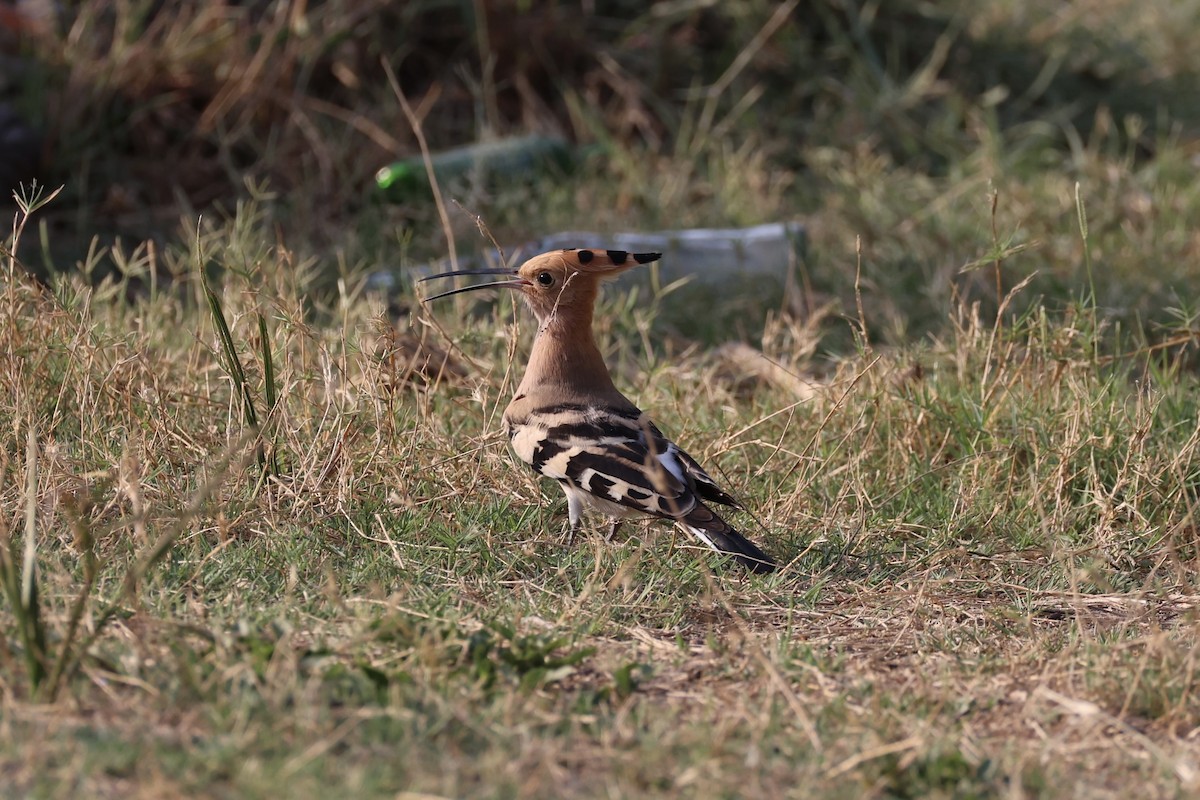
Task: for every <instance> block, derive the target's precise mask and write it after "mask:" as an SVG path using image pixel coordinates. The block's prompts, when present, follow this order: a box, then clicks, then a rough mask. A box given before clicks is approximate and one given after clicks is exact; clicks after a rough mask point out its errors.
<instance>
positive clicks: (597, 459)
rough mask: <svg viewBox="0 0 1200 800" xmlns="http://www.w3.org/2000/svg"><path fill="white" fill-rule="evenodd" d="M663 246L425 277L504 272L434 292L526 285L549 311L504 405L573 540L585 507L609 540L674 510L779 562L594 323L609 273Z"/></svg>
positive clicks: (716, 537) (700, 531)
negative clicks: (615, 361) (632, 386)
mask: <svg viewBox="0 0 1200 800" xmlns="http://www.w3.org/2000/svg"><path fill="white" fill-rule="evenodd" d="M660 258H662V254H661V253H630V252H627V251H624V250H600V249H580V248H567V249H563V250H553V251H550V252H547V253H542V254H540V255H537V256H534V257H533V258H531V259H529V260H528V261H526V262H524V263H523V264H521V266H519V267H517V268H516V269H508V268H495V269H492V268H487V269H460V270H451V271H449V272H443V273H439V274H437V275H429V276H426V277H424V278H422V279H421V281H426V280H433V279H437V278H451V277H458V276H467V275H470V276H475V275H491V276H504V277H505V278H506V279H505V280H499V281H493V282H490V283H479V284H472V285H469V286H464V287H460V288H457V289H451V290H449V291H444V292H441V293H439V294H435V295H432V296H429V297H426V298H425V302H430V301H433V300H437V299H439V298H442V297H449V296H451V295H455V294H460V293H462V292H470V291H477V290H481V289H490V288H502V289H512V290H515V291H516V292H518V293H519V294H520V295H521V296H522V297H523V298H524V300H525V301H526V304H527V305H528V306H529V307H530V309H531V310H532V311H533V314H534V316H535V317H537V321H538V330H537V335H536V336H535V337H534V340H533V347H532V349H531V351H530V354H529V361H528V364H527V365H526V368H525V374H524V376H523V377H522V379H521V382H520V384H519V385H518V386H517V390H516V392H515V393H514V394H513V397H512V400H511V402H510V403H509V404H508V407H507V408H506V409H505V411H504V415H503V422H504V427H505V430H506V432H507V434H508V438H509V444H510V446H511V447H512V450H513V452H514V453H515V454H516V455H517V457H518V458H519V459H520V460H521V461H523V462H525V463H526V464H528V465H529V466H530V467H532V468H533V469H534V471H536V472H537V473H539V474H540V475H542V476H544V477H547V478H552V479H554V480H555V481H557V482H558V484H559V486H560V487H561V488H562V491H563V494H564V495H566V499H567V517H568V523H569V532H568V544H570V543H571V542H573V541H574V538H575V535H576V533H577V532H578V530H579V528H580V525H581V520H582V516H583V510H584V508H585V507H589V508H591V509H594V510H596V511H599V512H600V513H601V514H603V515H605V516H606V517H607V518H608V519H609V522H610V528H609V531H608V539H610V540H611V539H612V537H613V536H614V535H615V534H616V532H617V529H618V528H619V527H620V525H621V523H622V521H623V520H625V519H627V518H629V517H638V516H650V517H657V518H661V519H665V520H669V521H672V522H674V523H676V524H677V525H679V526H680V527H682V528H683V529H685V530H686V531H688V532H689V533H690V534H691V535H692V536H694V537H695V538H696V539H698V540H700V541H701V542H702V543H704V544H705V545H707V546H708V547H710V548H711V549H713V550H715V551H716V552H718V553H723V554H726V555H728V556H732V557H733V559H734V560H736V561H737V562H738V563H739V564H741V565H742V566H743V567H745V568H746V569H748V570H750V571H751V572H754V573H760V574H762V573H769V572H772V571H774V570H775V568H776V564H775V562H774V561H773V560H772V559H771V557H770V556H768V555H767V554H766V553H764V552H763V551H762V550H761V549H759V547H758V546H757V545H755V544H754V543H753V542H751V541H750V540H749V539H747V538H746V537H745V536H743V535H742V534H741V533H739V532H738V531H737V530H736V529H734V528H733V526H731V525H730V524H729V523H728V522H726V521H725V519H724V518H723V517H722V516H721V515H720V514H718V513H717V512H716V511H714V510H713V509H712V504H716V505H724V506H728V507H730V508H734V509H741V508H742V506H741V504H740V503H739V502H738V501H737V500H736V499H735V498H734V497H733V496H732V495H731V494H729V493H728V492H726V491H725V490H724V489H722V488H721V487H720V486H719V485H718V484H717V482H716V481H714V480H713V479H712V477H711V476H710V475H709V474H708V473H707V472H705V471H704V468H703V467H701V466H700V464H699V463H698V462H697V461H696V459H694V458H692V457H691V456H690V455H688V453H687V452H686V451H684V450H683V449H682V448H681V447H680V446H679V445H677V444H676V443H675V442H673V441H671V440H670V439H668V438H667V437H666V436H665V435H663V433H662V431H660V430H659V429H658V427H657V426H656V425H655V424H654V423H653V422H652V421H651V420H650V418H649V417H648V416H647V415H646V414H645V413H644V412H643V411H642V410H641V409H639V408H638V407H637V406H636V405H634V403H633V402H632V401H631V400H629V398H627V397H626V396H625V395H623V394H622V393H621V392H620V391H619V390H618V389H617V388H616V386H615V385H614V384H613V380H612V376H611V375H610V374H609V371H608V367H607V366H606V365H605V363H604V358H603V357H602V356H601V354H600V349H599V348H598V347H597V346H596V340H595V336H594V335H593V332H592V322H593V316H594V312H595V305H596V299H597V297H598V295H599V289H600V284H601V282H602V281H603V280H605V279H607V278H611V277H614V276H616V275H618V274H620V273H622V272H625V271H626V270H628V269H632V268H634V267H637V266H641V265H644V264H649V263H651V262H654V261H658V260H659V259H660Z"/></svg>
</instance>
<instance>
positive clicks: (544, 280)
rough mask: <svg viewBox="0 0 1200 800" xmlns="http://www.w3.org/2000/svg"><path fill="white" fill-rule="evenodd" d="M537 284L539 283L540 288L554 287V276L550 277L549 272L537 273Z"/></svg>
mask: <svg viewBox="0 0 1200 800" xmlns="http://www.w3.org/2000/svg"><path fill="white" fill-rule="evenodd" d="M537 282H538V283H540V284H541V285H542V286H553V285H554V276H553V275H551V274H550V273H549V272H539V273H538V276H537Z"/></svg>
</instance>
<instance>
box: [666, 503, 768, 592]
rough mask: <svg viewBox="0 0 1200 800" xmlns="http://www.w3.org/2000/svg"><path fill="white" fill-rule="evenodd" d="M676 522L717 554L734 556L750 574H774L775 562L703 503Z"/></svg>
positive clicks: (697, 504)
mask: <svg viewBox="0 0 1200 800" xmlns="http://www.w3.org/2000/svg"><path fill="white" fill-rule="evenodd" d="M679 522H680V524H682V525H683V526H684V527H685V528H687V529H688V530H689V531H691V533H692V535H693V536H695V537H696V538H697V539H699V540H700V541H702V542H704V543H705V544H706V545H708V546H709V547H711V548H712V549H713V550H716V551H717V552H718V553H727V554H728V555H731V556H733V558H734V560H736V561H737V562H738V563H739V564H741V565H742V566H743V567H745V568H746V569H748V570H750V571H751V572H756V573H759V574H765V573H767V572H774V571H775V562H774V561H773V560H772V559H771V557H770V556H768V555H767V554H766V553H764V552H763V551H762V550H760V549H758V546H757V545H756V544H754V542H752V541H750V540H749V539H747V538H746V537H745V536H742V535H741V534H740V533H738V532H737V531H736V530H734V529H733V526H731V525H730V524H729V523H728V522H726V521H725V520H723V519H721V518H720V517H719V516H717V515H716V514H715V513H714V512H713V510H712V509H711V508H709V507H708V506H706V505H704V504H703V503H696V507H695V508H693V509H692V510H691V513H689V514H688V515H687V516H686V517H683V518H682V519H680V520H679Z"/></svg>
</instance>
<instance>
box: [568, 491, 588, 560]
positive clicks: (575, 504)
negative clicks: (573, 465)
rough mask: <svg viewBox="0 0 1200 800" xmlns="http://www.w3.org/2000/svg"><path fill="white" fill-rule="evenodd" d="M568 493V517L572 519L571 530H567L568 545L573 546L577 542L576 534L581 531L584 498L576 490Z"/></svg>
mask: <svg viewBox="0 0 1200 800" xmlns="http://www.w3.org/2000/svg"><path fill="white" fill-rule="evenodd" d="M564 491H565V489H564ZM566 495H567V519H568V520H569V521H570V530H569V531H568V532H567V547H572V546H574V544H575V534H577V533H578V532H579V522H580V519H581V518H582V517H583V500H582V499H581V498H580V497H579V495H578V494H576V493H575V492H566Z"/></svg>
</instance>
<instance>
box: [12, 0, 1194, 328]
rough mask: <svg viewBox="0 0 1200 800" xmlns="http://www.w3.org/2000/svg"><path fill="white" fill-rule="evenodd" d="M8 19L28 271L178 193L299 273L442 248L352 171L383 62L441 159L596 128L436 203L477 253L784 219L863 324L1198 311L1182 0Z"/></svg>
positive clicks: (369, 175)
mask: <svg viewBox="0 0 1200 800" xmlns="http://www.w3.org/2000/svg"><path fill="white" fill-rule="evenodd" d="M4 19H5V20H6V23H5V26H4V33H3V34H2V37H3V38H2V42H3V51H4V53H5V55H4V76H3V78H2V79H0V80H2V85H0V91H2V93H3V95H2V96H3V102H4V103H5V104H6V105H7V106H8V107H9V108H10V109H11V110H13V111H15V113H16V114H17V115H19V118H20V119H21V120H23V121H24V123H25V124H27V125H28V126H29V127H30V128H32V129H34V130H36V131H38V132H39V133H40V135H41V140H40V143H39V148H38V150H39V160H40V163H39V164H37V167H36V169H34V168H32V166H33V164H32V162H31V160H29V159H23V160H21V161H20V165H21V166H29V167H31V168H30V169H26V170H17V169H15V168H14V169H13V170H11V171H12V172H14V174H16V173H17V172H20V173H22V174H21V177H22V178H29V177H33V176H34V175H36V176H37V178H38V180H39V182H40V183H41V184H42V185H44V186H49V187H56V186H59V185H62V186H64V187H65V188H64V190H63V193H62V194H61V195H60V196H59V197H58V198H57V199H56V201H55V202H54V203H53V204H52V205H51V206H49V207H48V208H47V209H46V210H45V211H44V212H43V213H42V215H41V216H40V220H39V221H40V222H41V223H42V226H43V228H42V232H41V236H40V237H27V239H26V241H25V243H24V247H23V251H22V253H21V256H22V258H23V261H24V263H25V264H26V266H27V267H29V268H31V269H33V270H36V271H39V272H40V273H42V274H46V273H48V272H49V271H51V270H63V269H69V268H72V267H74V266H75V264H76V262H84V263H85V265H86V266H87V267H88V268H89V269H91V270H93V271H94V272H95V274H96V275H97V276H104V275H109V276H114V277H116V278H117V279H118V280H119V279H121V278H122V277H124V278H127V279H130V280H132V281H133V282H134V283H135V284H139V283H144V280H145V276H144V275H142V274H134V273H144V271H145V270H146V269H154V270H169V268H170V267H169V261H170V260H169V259H168V258H166V257H165V256H164V254H165V253H170V252H171V251H172V250H178V251H180V252H183V253H186V251H187V247H188V245H187V242H188V241H189V239H190V238H194V231H195V228H196V217H197V215H200V214H204V215H205V217H206V219H209V220H210V221H213V222H209V223H205V224H219V222H220V220H222V219H225V220H228V219H231V218H232V217H233V215H234V210H235V209H236V207H237V204H238V203H239V202H243V201H246V200H253V201H254V202H255V203H256V204H257V206H256V208H258V210H259V211H260V212H261V213H262V214H263V215H264V219H263V222H264V224H266V225H268V226H269V228H271V229H273V230H274V231H275V232H276V237H277V240H278V242H279V244H280V245H282V246H286V247H287V248H288V249H289V250H290V251H291V252H293V253H295V254H296V256H297V259H296V260H297V262H298V263H309V260H311V263H312V265H313V268H312V269H311V270H310V272H311V275H309V276H308V277H307V278H306V281H308V284H307V288H308V289H310V290H311V291H313V292H320V291H322V290H329V289H331V287H333V286H334V285H335V281H336V279H338V278H347V277H349V278H354V277H356V276H361V275H363V274H365V273H366V272H368V271H371V270H374V269H379V268H387V269H395V270H399V271H401V272H403V270H405V269H406V268H407V267H408V266H409V265H410V264H411V263H413V262H422V261H426V260H428V259H430V258H433V257H439V256H442V255H444V254H445V252H446V250H447V242H446V233H445V231H444V230H443V226H442V225H441V224H440V222H439V218H438V215H437V213H436V211H435V208H434V205H433V202H432V197H431V196H429V195H428V193H426V194H425V195H422V196H418V197H412V198H409V199H407V200H406V202H403V203H400V204H389V203H385V202H381V201H380V198H379V197H378V195H377V193H376V192H375V191H374V188H373V175H374V173H375V171H376V170H377V169H379V168H380V167H381V166H383V165H384V164H386V163H388V162H389V161H392V160H394V159H398V158H405V157H411V156H413V155H415V154H419V149H418V144H417V139H416V136H415V134H414V129H413V126H412V125H411V124H410V121H409V120H408V119H407V118H406V116H405V115H404V113H403V111H402V109H401V105H400V103H399V102H398V98H397V95H396V92H395V91H394V90H393V88H392V87H391V86H390V85H389V81H388V79H387V75H386V71H385V69H384V66H383V65H384V64H385V63H386V64H387V65H389V66H390V67H391V68H392V69H393V70H394V72H395V75H396V76H397V78H398V82H399V86H400V88H401V89H402V91H403V93H404V95H405V96H406V97H407V99H408V101H409V103H410V104H411V106H412V108H413V110H414V112H415V115H416V117H417V118H418V120H419V124H420V127H421V128H422V129H423V132H424V135H425V137H426V138H427V140H428V142H429V146H430V148H431V149H432V150H433V151H440V150H445V149H447V148H450V147H453V146H456V145H462V144H469V143H473V142H479V141H488V140H493V139H497V138H502V137H506V136H511V135H519V134H524V133H531V132H532V133H542V134H552V135H561V136H564V137H566V138H567V139H568V140H569V141H571V142H573V143H577V144H580V145H590V146H591V147H589V148H588V149H586V150H585V151H583V152H586V153H588V156H587V157H586V158H585V159H584V161H583V163H582V164H581V165H580V166H579V167H578V169H576V170H575V171H574V172H572V173H570V174H568V175H552V176H542V177H541V178H537V179H531V180H529V181H524V182H514V181H503V182H491V183H490V184H484V185H473V186H467V187H463V189H462V191H459V192H456V193H454V194H453V199H456V200H458V201H459V202H460V203H461V205H462V207H463V208H465V209H467V210H468V211H469V212H470V213H472V214H477V215H479V216H480V217H481V218H482V219H483V220H484V221H485V222H486V223H487V225H488V226H489V227H490V229H491V231H492V232H493V234H494V235H495V236H496V239H497V240H498V241H499V242H500V243H501V244H502V245H506V246H507V245H511V244H513V243H516V242H521V241H526V240H528V239H531V238H536V237H538V236H543V235H546V234H551V233H554V232H556V231H561V230H572V229H575V230H578V229H591V230H599V231H601V232H612V231H621V230H654V229H675V228H683V227H691V226H738V225H750V224H755V223H759V222H767V221H777V220H794V219H800V220H803V221H805V222H806V224H807V226H808V230H809V239H808V243H809V246H808V247H806V248H805V249H804V251H803V253H802V262H801V264H800V265H799V270H798V278H799V285H800V289H799V290H798V291H797V292H795V293H793V295H792V296H791V297H790V298H788V299H787V300H785V301H784V302H786V303H789V304H790V305H791V306H792V307H793V310H795V311H799V312H800V313H809V314H811V313H813V312H814V311H815V310H817V309H820V308H832V309H833V310H834V311H835V312H838V313H845V314H848V315H851V316H853V315H854V314H855V308H856V306H855V301H854V282H855V273H856V270H858V269H860V268H861V280H860V286H861V289H862V301H863V304H864V306H865V312H866V314H867V316H868V318H870V319H873V320H874V321H875V324H874V325H873V326H872V327H873V329H872V330H871V332H870V333H871V335H872V337H874V338H875V339H877V340H879V341H882V342H891V343H898V342H901V341H906V340H910V339H912V338H913V337H917V336H921V335H923V334H928V333H936V332H937V331H938V330H940V329H942V328H944V327H945V325H946V324H947V323H948V318H949V314H950V312H951V311H952V309H953V308H954V307H955V305H956V304H957V303H958V301H959V300H965V301H966V304H967V305H968V306H969V305H970V304H972V303H975V302H978V303H980V304H981V308H982V309H983V310H984V312H985V313H993V312H994V309H995V306H996V303H997V291H999V292H1000V293H1001V294H1003V293H1004V292H1006V291H1007V290H1008V289H1010V288H1011V287H1012V286H1013V285H1014V284H1015V283H1017V282H1018V281H1020V280H1021V279H1023V278H1025V277H1027V276H1030V275H1033V276H1034V279H1033V283H1032V286H1031V287H1029V288H1027V289H1025V291H1024V293H1023V295H1022V298H1021V300H1020V302H1018V303H1015V304H1014V305H1013V308H1014V310H1020V309H1021V308H1027V307H1029V301H1031V300H1033V299H1037V298H1041V297H1048V298H1049V299H1050V301H1051V304H1052V305H1054V304H1063V305H1065V304H1068V303H1069V302H1071V301H1072V300H1076V299H1079V298H1081V297H1082V296H1083V295H1084V294H1085V293H1090V292H1093V291H1094V293H1095V300H1096V302H1097V304H1098V305H1099V306H1100V307H1101V308H1102V309H1103V311H1104V312H1105V316H1106V318H1107V319H1110V320H1117V321H1119V322H1121V323H1122V324H1123V325H1124V326H1125V328H1126V329H1129V330H1134V331H1137V332H1139V333H1138V335H1141V334H1146V335H1148V336H1149V337H1150V338H1151V339H1152V340H1154V341H1177V340H1179V339H1180V336H1181V331H1183V332H1187V331H1191V330H1194V329H1195V328H1196V322H1195V312H1194V308H1193V305H1194V302H1193V300H1192V298H1194V297H1196V296H1197V294H1198V289H1200V286H1198V285H1197V283H1198V281H1197V272H1198V268H1197V266H1196V250H1197V237H1196V232H1195V229H1194V225H1193V220H1195V219H1196V218H1197V214H1196V211H1197V208H1196V206H1197V202H1198V199H1200V193H1198V192H1197V191H1196V188H1195V184H1196V181H1195V179H1194V176H1195V172H1196V168H1197V137H1196V132H1197V127H1196V126H1197V123H1198V122H1200V80H1197V78H1198V76H1197V70H1198V69H1200V66H1198V62H1197V61H1196V59H1195V58H1194V57H1193V55H1192V50H1193V46H1192V43H1193V42H1194V40H1195V36H1196V34H1197V32H1198V31H1200V2H1194V1H1192V0H1182V1H1181V2H1165V1H1164V2H1132V1H1131V0H1088V2H1081V3H1061V2H1053V1H1052V0H999V2H976V1H974V0H966V1H965V2H927V1H924V0H922V1H920V2H918V1H917V0H898V1H897V2H888V3H881V2H852V1H851V0H812V1H811V2H803V3H784V4H778V3H773V2H766V0H741V1H738V2H711V1H710V0H694V1H690V2H689V1H688V0H662V1H661V2H651V3H642V2H621V1H620V0H617V1H614V2H604V0H578V1H577V2H532V1H531V0H497V1H496V2H484V0H474V1H473V2H472V0H412V1H410V2H382V1H380V0H373V1H372V0H366V2H334V1H330V2H319V1H318V0H311V1H310V2H303V1H302V0H291V1H290V2H288V1H281V0H269V1H268V0H256V1H255V2H242V3H237V2H164V1H163V0H159V1H158V2H147V1H139V0H113V1H111V2H101V1H100V0H86V1H84V2H72V3H65V4H62V5H61V6H59V5H51V4H48V3H45V2H43V0H21V2H18V3H16V4H15V5H14V4H9V5H8V6H7V7H6V10H5V17H4ZM10 158H13V157H12V156H10ZM5 194H6V195H7V191H6V192H5ZM993 202H994V211H993ZM1081 210H1082V211H1085V212H1086V224H1084V225H1081V224H1080V223H1081V222H1082V221H1083V220H1082V219H1081V214H1080V212H1081ZM451 213H452V216H453V220H452V223H453V225H454V226H455V227H454V229H455V232H456V235H457V236H460V237H462V238H463V239H464V240H465V241H466V242H467V245H466V246H467V247H469V248H471V249H482V248H483V247H485V246H486V242H485V241H484V240H483V239H482V238H481V237H480V236H479V235H478V233H477V232H476V230H475V225H474V223H473V222H472V221H471V219H470V218H469V215H468V214H466V213H463V211H461V210H460V209H459V208H457V207H452V208H451ZM189 230H191V231H193V233H192V234H189V233H188V231H189ZM118 241H119V242H121V244H120V247H119V255H120V257H119V258H113V257H112V256H111V255H110V252H109V248H112V246H113V245H114V243H116V242H118ZM145 242H152V243H153V244H154V245H155V247H156V251H155V252H156V256H155V258H153V259H150V261H149V262H147V263H142V264H140V266H139V263H140V262H139V259H138V258H136V257H131V255H130V254H134V255H136V254H137V253H139V252H140V251H139V250H138V247H139V246H140V245H143V243H145ZM858 242H861V244H858ZM859 247H861V254H860V253H859ZM998 258H999V259H1000V261H1002V269H1001V270H1000V271H1001V273H1002V274H1001V275H999V276H997V275H996V274H995V273H996V269H997V261H996V260H997V259H998ZM860 261H861V267H860V265H859V262H860ZM151 262H152V263H151ZM179 262H180V264H181V265H182V266H181V268H183V267H186V259H185V258H180V259H179ZM981 268H986V269H981ZM1089 296H1090V295H1089ZM830 304H832V305H830ZM833 318H834V319H836V314H835V315H834V317H833ZM843 327H844V326H843ZM747 332H748V331H747V330H746V329H745V328H741V329H737V328H736V326H735V327H733V328H729V327H727V328H723V329H721V330H717V331H710V332H708V333H709V334H711V338H713V339H716V340H720V339H722V338H728V337H731V336H735V335H746V334H747ZM749 333H750V334H751V335H752V334H753V327H752V328H751V329H750V330H749ZM1184 338H1186V336H1185V337H1184ZM837 341H838V339H837V337H834V339H833V340H831V344H830V346H831V347H834V348H836V347H838V346H839V345H838V344H837ZM842 344H845V342H844V341H843V342H842Z"/></svg>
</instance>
